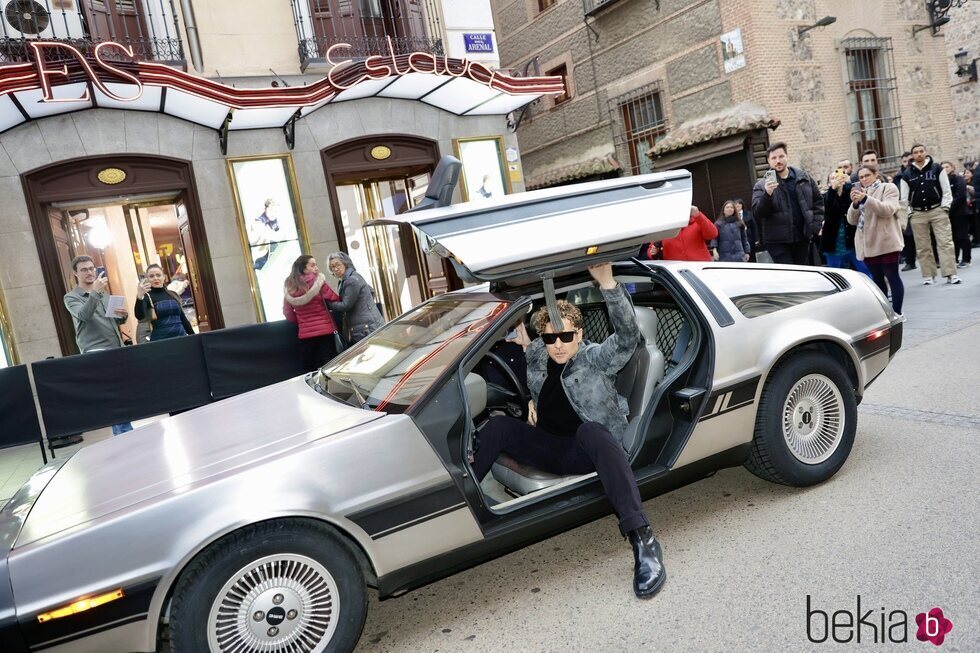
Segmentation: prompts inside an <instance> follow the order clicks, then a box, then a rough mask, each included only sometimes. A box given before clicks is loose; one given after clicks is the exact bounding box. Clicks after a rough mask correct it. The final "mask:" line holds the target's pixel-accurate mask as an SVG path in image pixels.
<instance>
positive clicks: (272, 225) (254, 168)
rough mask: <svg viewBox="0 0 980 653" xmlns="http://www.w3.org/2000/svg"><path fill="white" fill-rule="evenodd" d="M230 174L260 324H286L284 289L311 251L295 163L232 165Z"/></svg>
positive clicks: (265, 160)
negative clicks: (294, 267)
mask: <svg viewBox="0 0 980 653" xmlns="http://www.w3.org/2000/svg"><path fill="white" fill-rule="evenodd" d="M228 174H229V176H230V177H231V182H232V186H233V187H234V191H235V204H236V207H237V209H238V220H239V229H240V230H241V234H242V244H243V246H244V248H245V252H246V264H247V267H248V269H249V277H250V279H251V282H252V295H253V298H254V299H255V305H256V310H257V312H258V317H259V321H262V322H266V321H272V320H280V319H283V314H282V297H283V284H284V283H285V281H286V277H287V276H289V272H290V269H291V268H292V265H293V261H295V260H296V258H297V257H298V256H300V254H303V253H306V252H308V251H309V244H308V242H309V241H308V239H307V238H306V234H305V225H304V224H303V218H302V215H301V213H300V209H299V208H298V205H297V202H296V198H297V197H298V193H297V191H296V176H295V173H294V171H293V163H292V158H291V157H289V156H288V155H287V156H275V157H249V158H242V159H229V161H228Z"/></svg>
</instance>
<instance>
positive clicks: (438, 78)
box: [0, 41, 564, 146]
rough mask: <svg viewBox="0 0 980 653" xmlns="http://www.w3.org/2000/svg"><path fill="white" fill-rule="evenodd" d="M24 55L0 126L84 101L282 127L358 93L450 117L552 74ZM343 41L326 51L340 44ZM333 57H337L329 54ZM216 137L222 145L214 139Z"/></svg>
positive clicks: (417, 55) (429, 64)
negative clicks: (196, 70)
mask: <svg viewBox="0 0 980 653" xmlns="http://www.w3.org/2000/svg"><path fill="white" fill-rule="evenodd" d="M29 45H30V47H31V49H32V51H33V57H34V61H33V62H30V63H21V64H11V65H6V66H0V132H2V131H6V130H8V129H11V128H13V127H16V126H17V125H20V124H22V123H24V122H27V121H28V120H34V119H37V118H43V117H46V116H51V115H56V114H60V113H67V112H70V111H79V110H82V109H90V108H94V107H105V108H113V109H130V110H137V111H155V112H160V113H165V114H168V115H171V116H175V117H177V118H182V119H184V120H188V121H190V122H194V123H197V124H200V125H204V126H207V127H211V128H214V129H220V130H221V131H222V133H223V134H224V135H227V132H228V131H235V130H242V129H265V128H270V127H280V128H283V129H284V130H286V132H287V133H286V138H287V143H288V144H289V145H290V146H292V142H291V138H290V137H291V134H290V132H291V126H292V124H293V123H294V122H295V121H296V120H298V119H299V118H300V117H302V116H305V115H307V114H308V113H310V112H312V111H316V110H317V109H320V108H322V107H324V106H326V105H328V104H332V103H336V102H344V101H348V100H356V99H360V98H366V97H375V96H377V97H387V98H402V99H406V100H417V101H420V102H425V103H426V104H429V105H432V106H434V107H438V108H440V109H443V110H444V111H448V112H450V113H454V114H456V115H460V116H478V115H502V114H507V113H510V112H511V111H514V110H515V109H519V108H520V107H522V106H524V105H525V104H528V103H529V102H533V101H534V100H536V99H537V98H539V97H541V96H542V95H544V94H547V93H562V92H564V84H563V82H562V78H561V77H511V76H510V75H506V74H504V73H502V72H500V71H498V70H491V69H490V68H488V67H487V66H485V65H483V64H481V63H478V62H475V61H468V60H466V59H454V58H449V57H441V56H436V55H432V54H428V53H422V52H414V53H411V54H404V55H396V54H394V51H393V49H389V53H388V54H387V55H384V56H382V55H375V56H371V57H368V58H367V59H365V60H363V61H360V62H356V63H355V62H353V61H350V60H340V61H334V60H331V63H335V66H334V67H333V68H332V69H331V70H330V71H329V72H328V73H327V75H326V76H325V77H323V78H322V79H320V80H317V81H316V82H314V83H312V84H309V85H307V86H292V87H285V88H259V89H255V88H234V87H231V86H227V85H225V84H221V83H218V82H215V81H212V80H209V79H205V78H203V77H199V76H197V75H192V74H189V73H186V72H183V71H181V70H177V69H174V68H171V67H170V66H166V65H164V64H160V63H153V62H147V61H135V60H133V53H132V50H130V49H128V48H126V47H125V46H123V45H120V44H118V43H112V42H106V43H100V44H99V45H97V46H96V47H94V48H92V49H91V50H90V51H87V52H85V53H83V52H82V51H80V50H79V49H77V48H76V47H74V46H73V45H71V44H69V43H65V42H60V41H31V42H30V44H29ZM344 46H345V44H339V45H336V46H334V47H333V48H331V52H328V53H327V54H328V58H329V56H330V55H331V53H332V52H333V51H334V50H337V51H338V53H340V52H342V51H343V47H344ZM338 56H339V55H338ZM223 144H224V143H223Z"/></svg>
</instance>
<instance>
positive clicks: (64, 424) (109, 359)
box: [0, 321, 303, 448]
mask: <svg viewBox="0 0 980 653" xmlns="http://www.w3.org/2000/svg"><path fill="white" fill-rule="evenodd" d="M30 368H31V370H30V371H31V372H32V373H33V375H34V385H35V388H36V389H37V400H38V404H39V405H40V407H41V415H42V416H43V418H44V427H45V431H46V433H47V436H48V438H49V439H51V438H58V437H61V436H65V435H70V434H73V433H80V432H83V431H90V430H92V429H97V428H102V427H105V426H111V425H113V424H121V423H123V422H132V421H134V420H138V419H143V418H146V417H152V416H154V415H161V414H164V413H171V412H177V411H183V410H188V409H190V408H196V407H198V406H203V405H205V404H208V403H211V402H213V401H217V400H219V399H224V398H226V397H231V396H234V395H237V394H241V393H243V392H248V391H249V390H254V389H256V388H261V387H263V386H267V385H271V384H273V383H278V382H279V381H284V380H286V379H289V378H292V377H294V376H298V375H300V374H302V372H303V370H302V367H301V365H300V354H299V340H298V339H297V337H296V326H295V325H293V324H290V323H289V322H284V321H279V322H271V323H268V324H258V325H255V326H247V327H238V328H233V329H221V330H219V331H211V332H209V333H203V334H200V335H196V336H186V337H183V338H173V339H170V340H161V341H159V342H150V343H146V344H142V345H137V346H135V347H124V348H122V349H114V350H109V351H101V352H93V353H90V354H83V355H79V356H67V357H65V358H54V359H49V360H44V361H39V362H37V363H31V364H30ZM40 441H41V428H40V423H39V420H38V414H37V410H36V406H35V403H34V396H33V393H32V392H31V385H30V379H29V377H28V366H26V365H19V366H17V367H12V368H7V369H3V370H0V448H2V447H8V446H13V445H17V444H26V443H30V442H40Z"/></svg>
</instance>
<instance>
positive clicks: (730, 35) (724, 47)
mask: <svg viewBox="0 0 980 653" xmlns="http://www.w3.org/2000/svg"><path fill="white" fill-rule="evenodd" d="M721 59H722V61H724V62H725V72H726V73H733V72H735V71H736V70H738V69H739V68H745V46H744V45H742V28H740V27H739V28H737V29H733V30H732V31H730V32H725V33H724V34H722V35H721Z"/></svg>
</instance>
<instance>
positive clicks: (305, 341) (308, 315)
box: [282, 254, 340, 372]
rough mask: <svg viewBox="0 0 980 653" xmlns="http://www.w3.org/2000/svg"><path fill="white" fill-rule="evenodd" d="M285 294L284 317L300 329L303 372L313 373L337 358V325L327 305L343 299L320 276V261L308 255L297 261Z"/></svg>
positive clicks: (288, 279)
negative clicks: (318, 265)
mask: <svg viewBox="0 0 980 653" xmlns="http://www.w3.org/2000/svg"><path fill="white" fill-rule="evenodd" d="M283 292H284V294H285V298H284V299H283V302H282V313H283V315H285V316H286V319H287V320H289V321H290V322H292V323H293V324H298V325H299V346H300V353H301V355H302V362H303V370H304V371H306V372H312V371H313V370H316V369H318V368H319V367H320V366H321V365H323V364H324V363H326V362H327V361H328V360H330V359H331V358H333V357H334V356H336V355H337V348H336V347H335V345H334V338H335V336H334V334H335V333H336V332H337V325H336V324H334V321H333V317H332V316H331V315H330V311H328V310H327V306H326V304H325V303H324V302H325V301H328V302H339V301H340V297H339V296H338V295H337V293H335V292H334V291H333V289H332V288H331V287H330V286H328V285H327V279H326V277H324V276H323V275H322V274H320V268H319V267H317V264H316V259H315V258H313V257H312V256H310V255H308V254H304V255H303V256H300V257H299V258H298V259H296V260H295V261H293V269H292V270H291V271H290V274H289V276H288V277H286V285H285V288H284V289H283Z"/></svg>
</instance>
